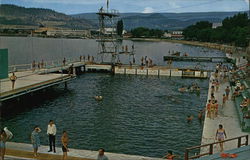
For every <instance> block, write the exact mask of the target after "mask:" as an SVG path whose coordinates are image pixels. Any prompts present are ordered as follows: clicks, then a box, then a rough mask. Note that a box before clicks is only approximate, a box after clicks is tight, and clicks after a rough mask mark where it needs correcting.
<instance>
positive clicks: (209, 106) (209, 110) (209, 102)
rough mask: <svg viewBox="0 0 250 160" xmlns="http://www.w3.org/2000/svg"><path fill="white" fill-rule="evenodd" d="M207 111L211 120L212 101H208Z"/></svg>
mask: <svg viewBox="0 0 250 160" xmlns="http://www.w3.org/2000/svg"><path fill="white" fill-rule="evenodd" d="M206 109H207V117H208V118H211V100H209V101H208V103H207V107H206Z"/></svg>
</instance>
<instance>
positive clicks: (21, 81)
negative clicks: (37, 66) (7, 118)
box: [0, 71, 74, 101]
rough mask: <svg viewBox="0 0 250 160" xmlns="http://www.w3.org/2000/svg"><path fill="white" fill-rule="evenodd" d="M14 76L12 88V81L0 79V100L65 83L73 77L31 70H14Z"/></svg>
mask: <svg viewBox="0 0 250 160" xmlns="http://www.w3.org/2000/svg"><path fill="white" fill-rule="evenodd" d="M16 76H17V80H16V82H15V87H14V89H12V87H11V85H12V83H11V81H10V80H9V79H2V80H0V85H1V87H0V100H1V101H6V100H10V99H13V98H17V97H19V96H22V95H26V94H29V93H32V92H35V91H39V90H42V89H45V88H48V87H51V86H54V85H57V84H60V83H65V82H67V81H69V80H71V79H72V78H74V77H72V76H71V75H69V74H52V73H51V74H38V73H33V72H32V71H24V72H16Z"/></svg>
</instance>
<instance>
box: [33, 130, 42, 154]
mask: <svg viewBox="0 0 250 160" xmlns="http://www.w3.org/2000/svg"><path fill="white" fill-rule="evenodd" d="M39 132H41V129H40V128H39V127H38V126H35V127H34V130H33V132H32V133H31V143H32V145H33V149H34V157H37V151H38V147H39V146H40V137H39Z"/></svg>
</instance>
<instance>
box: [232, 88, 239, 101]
mask: <svg viewBox="0 0 250 160" xmlns="http://www.w3.org/2000/svg"><path fill="white" fill-rule="evenodd" d="M239 95H240V92H239V89H238V88H236V89H235V90H234V93H233V94H232V100H234V99H235V97H237V96H239Z"/></svg>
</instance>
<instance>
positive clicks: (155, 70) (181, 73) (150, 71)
mask: <svg viewBox="0 0 250 160" xmlns="http://www.w3.org/2000/svg"><path fill="white" fill-rule="evenodd" d="M114 72H115V74H125V75H145V76H168V77H186V78H208V76H209V71H207V70H196V69H178V68H169V67H167V66H153V67H144V66H137V65H133V66H129V65H121V66H115V68H114Z"/></svg>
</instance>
